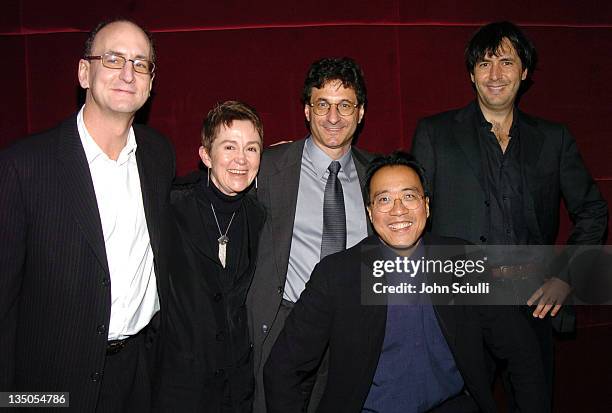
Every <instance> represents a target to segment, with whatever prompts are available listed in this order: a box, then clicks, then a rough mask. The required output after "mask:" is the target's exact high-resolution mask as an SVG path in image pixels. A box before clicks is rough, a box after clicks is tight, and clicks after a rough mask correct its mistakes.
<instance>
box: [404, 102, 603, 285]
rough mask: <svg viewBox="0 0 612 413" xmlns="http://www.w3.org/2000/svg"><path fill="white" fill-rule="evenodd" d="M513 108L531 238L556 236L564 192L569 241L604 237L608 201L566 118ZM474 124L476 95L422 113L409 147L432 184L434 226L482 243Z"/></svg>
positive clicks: (544, 240) (545, 240)
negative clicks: (552, 119)
mask: <svg viewBox="0 0 612 413" xmlns="http://www.w3.org/2000/svg"><path fill="white" fill-rule="evenodd" d="M517 113H518V127H519V135H520V140H521V141H520V143H521V145H520V162H521V177H522V180H523V182H522V183H523V200H524V212H525V218H526V222H527V225H528V229H529V234H530V238H531V239H533V240H535V242H533V243H534V244H542V245H551V244H554V243H555V239H556V237H557V234H558V229H559V204H560V198H561V197H563V199H564V201H565V206H566V208H567V211H568V212H569V215H570V218H571V220H572V221H573V223H574V228H573V229H572V231H571V233H570V236H569V238H568V240H567V243H568V244H598V243H601V242H602V239H603V236H604V234H605V231H606V229H607V214H608V209H607V204H606V202H605V201H604V199H603V198H602V196H601V194H600V193H599V190H598V189H597V186H596V185H595V182H594V181H593V179H592V178H591V175H590V174H589V172H588V171H587V169H586V167H585V165H584V163H583V161H582V158H581V157H580V154H579V153H578V148H577V147H576V142H575V140H574V138H573V137H572V136H571V135H570V133H569V131H568V130H567V128H565V127H564V126H563V125H560V124H557V123H552V122H548V121H545V120H542V119H538V118H535V117H531V116H528V115H526V114H525V113H523V112H520V111H517ZM477 125H478V118H477V104H476V103H475V102H472V103H471V104H470V105H468V106H467V107H465V108H462V109H459V110H453V111H450V112H445V113H441V114H438V115H435V116H432V117H429V118H426V119H423V120H422V121H421V122H420V123H419V124H418V126H417V129H416V133H415V135H414V140H413V143H412V152H413V154H414V156H415V157H416V158H417V159H418V161H419V162H420V163H421V164H422V165H423V166H424V167H425V170H426V172H427V177H428V178H429V181H430V183H431V186H432V199H431V204H430V211H431V230H432V232H433V233H435V234H438V235H443V236H449V237H458V238H463V239H466V240H468V241H470V242H472V243H475V244H486V242H487V238H488V236H489V234H488V221H487V216H488V214H487V205H486V203H485V201H486V199H485V197H486V194H485V192H484V188H485V186H484V177H483V171H482V162H481V156H482V155H481V153H480V145H479V142H478V133H477V129H476V128H477V127H478V126H477ZM559 276H560V277H561V278H562V279H563V278H564V274H559Z"/></svg>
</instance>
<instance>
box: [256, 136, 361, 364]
mask: <svg viewBox="0 0 612 413" xmlns="http://www.w3.org/2000/svg"><path fill="white" fill-rule="evenodd" d="M304 142H305V140H304V139H302V140H299V141H296V142H292V143H289V144H285V145H279V146H275V147H271V148H268V149H266V150H265V151H264V153H263V158H262V161H261V166H260V169H259V175H258V181H259V187H258V189H257V199H258V200H259V201H260V202H261V204H262V205H263V206H264V208H265V210H266V223H265V225H264V228H263V231H262V234H261V239H260V246H261V247H260V248H259V257H258V260H257V270H256V271H255V276H254V278H253V284H252V286H251V289H250V290H249V296H248V300H247V306H248V310H249V316H250V322H251V323H250V325H251V329H252V336H253V344H254V363H255V370H256V371H257V372H259V373H261V369H262V368H263V365H262V362H265V360H262V351H263V346H264V345H265V344H264V342H265V341H266V339H267V337H268V333H269V332H270V331H271V330H272V328H273V325H274V321H275V318H276V314H277V313H278V309H279V307H280V303H281V300H282V298H283V291H284V288H285V280H286V278H287V267H288V265H289V252H290V251H291V238H292V236H293V223H294V221H295V210H296V205H297V197H298V189H299V183H300V171H301V166H302V152H303V149H304ZM351 151H352V156H353V161H354V163H355V168H356V169H357V175H358V176H359V181H360V184H361V187H362V191H363V186H364V184H365V182H364V180H365V170H366V168H367V165H368V163H369V161H370V160H371V159H372V155H371V154H369V153H367V152H364V151H361V150H360V149H357V148H356V147H354V146H353V147H352V149H351ZM364 209H365V204H364ZM368 231H369V232H370V229H369V227H368ZM263 357H265V355H263Z"/></svg>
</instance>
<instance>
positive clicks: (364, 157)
mask: <svg viewBox="0 0 612 413" xmlns="http://www.w3.org/2000/svg"><path fill="white" fill-rule="evenodd" d="M351 152H352V154H353V160H354V161H356V162H361V163H362V164H364V165H367V164H369V163H370V161H371V160H372V159H374V158H376V157H377V156H379V155H380V154H377V153H372V152H369V151H366V150H364V149H360V148H358V147H356V146H353V147H351Z"/></svg>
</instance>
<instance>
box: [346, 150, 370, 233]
mask: <svg viewBox="0 0 612 413" xmlns="http://www.w3.org/2000/svg"><path fill="white" fill-rule="evenodd" d="M351 152H352V156H353V163H354V164H355V169H356V170H357V177H358V178H359V187H360V188H361V197H362V198H363V209H364V212H365V216H366V223H367V227H368V236H371V235H374V229H373V228H372V223H371V222H370V220H369V219H368V211H367V210H366V208H365V206H366V205H367V204H368V199H367V198H366V193H365V186H366V172H367V169H368V165H369V164H370V162H369V160H368V159H367V158H366V157H365V156H363V155H362V154H361V152H360V151H359V149H357V148H355V147H354V146H353V147H352V148H351Z"/></svg>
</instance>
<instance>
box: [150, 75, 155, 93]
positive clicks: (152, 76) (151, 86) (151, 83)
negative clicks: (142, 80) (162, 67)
mask: <svg viewBox="0 0 612 413" xmlns="http://www.w3.org/2000/svg"><path fill="white" fill-rule="evenodd" d="M153 79H155V73H153V74H151V80H150V81H149V96H151V90H152V89H153Z"/></svg>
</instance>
